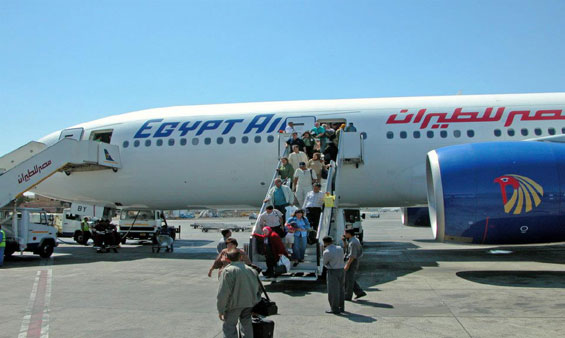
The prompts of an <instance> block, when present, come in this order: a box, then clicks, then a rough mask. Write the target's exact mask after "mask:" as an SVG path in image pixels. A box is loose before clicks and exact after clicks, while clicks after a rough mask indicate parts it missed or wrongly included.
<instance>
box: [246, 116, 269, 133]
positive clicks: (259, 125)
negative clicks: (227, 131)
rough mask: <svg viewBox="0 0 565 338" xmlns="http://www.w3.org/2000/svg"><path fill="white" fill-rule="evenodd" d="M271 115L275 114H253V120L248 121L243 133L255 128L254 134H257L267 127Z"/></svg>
mask: <svg viewBox="0 0 565 338" xmlns="http://www.w3.org/2000/svg"><path fill="white" fill-rule="evenodd" d="M273 116H275V114H263V115H257V116H255V117H254V118H253V120H251V122H249V125H248V126H247V128H245V131H244V132H243V133H244V134H248V133H249V132H250V131H252V130H253V129H257V131H256V134H259V133H260V132H262V131H263V130H264V129H265V128H266V127H267V125H268V124H269V121H271V119H272V118H273ZM261 120H262V121H261ZM259 121H261V122H259Z"/></svg>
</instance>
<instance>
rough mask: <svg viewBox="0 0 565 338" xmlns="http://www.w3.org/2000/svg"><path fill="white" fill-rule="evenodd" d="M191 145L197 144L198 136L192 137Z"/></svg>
mask: <svg viewBox="0 0 565 338" xmlns="http://www.w3.org/2000/svg"><path fill="white" fill-rule="evenodd" d="M192 145H193V146H197V145H198V138H197V137H194V138H193V139H192Z"/></svg>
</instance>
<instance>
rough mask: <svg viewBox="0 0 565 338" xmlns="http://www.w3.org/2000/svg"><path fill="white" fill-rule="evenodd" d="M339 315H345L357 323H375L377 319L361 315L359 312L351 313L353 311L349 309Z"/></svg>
mask: <svg viewBox="0 0 565 338" xmlns="http://www.w3.org/2000/svg"><path fill="white" fill-rule="evenodd" d="M339 316H341V317H345V318H347V319H349V320H350V321H352V322H355V323H374V322H376V321H377V320H376V319H375V318H373V317H370V316H365V315H361V314H358V313H351V312H348V311H345V312H343V313H341V314H339Z"/></svg>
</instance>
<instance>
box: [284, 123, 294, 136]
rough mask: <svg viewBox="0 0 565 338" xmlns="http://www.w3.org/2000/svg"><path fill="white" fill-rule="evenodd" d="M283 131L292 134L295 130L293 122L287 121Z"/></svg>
mask: <svg viewBox="0 0 565 338" xmlns="http://www.w3.org/2000/svg"><path fill="white" fill-rule="evenodd" d="M284 132H285V133H286V134H292V133H294V132H295V130H294V122H288V123H287V125H286V128H284Z"/></svg>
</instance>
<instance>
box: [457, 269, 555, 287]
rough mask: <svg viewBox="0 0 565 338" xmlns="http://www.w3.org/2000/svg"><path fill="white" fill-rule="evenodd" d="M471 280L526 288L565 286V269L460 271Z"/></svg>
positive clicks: (458, 273) (459, 273)
mask: <svg viewBox="0 0 565 338" xmlns="http://www.w3.org/2000/svg"><path fill="white" fill-rule="evenodd" d="M456 275H457V276H458V277H460V278H463V279H466V280H468V281H471V282H475V283H480V284H488V285H497V286H512V287H526V288H531V287H533V288H555V289H562V288H565V271H460V272H457V273H456Z"/></svg>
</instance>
